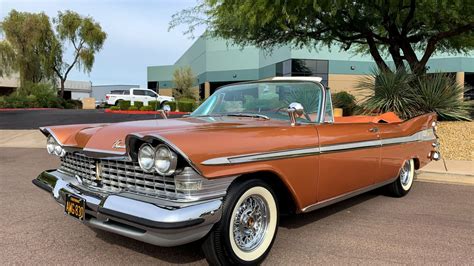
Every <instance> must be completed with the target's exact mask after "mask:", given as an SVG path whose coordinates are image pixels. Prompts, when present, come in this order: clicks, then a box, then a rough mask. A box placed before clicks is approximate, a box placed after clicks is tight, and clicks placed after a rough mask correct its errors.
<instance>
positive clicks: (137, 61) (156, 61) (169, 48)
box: [0, 0, 203, 87]
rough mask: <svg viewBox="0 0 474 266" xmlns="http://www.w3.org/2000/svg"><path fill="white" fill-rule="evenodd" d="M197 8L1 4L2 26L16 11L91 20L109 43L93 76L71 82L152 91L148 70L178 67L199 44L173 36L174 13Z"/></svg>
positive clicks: (107, 1)
mask: <svg viewBox="0 0 474 266" xmlns="http://www.w3.org/2000/svg"><path fill="white" fill-rule="evenodd" d="M195 4H196V0H157V1H152V0H148V1H147V0H118V1H117V0H115V1H112V0H104V1H101V0H95V1H94V0H67V1H66V0H0V20H2V19H3V18H4V17H5V16H7V15H8V13H9V12H10V10H12V9H16V10H18V11H28V12H41V11H44V12H45V13H46V14H47V15H48V16H50V17H53V16H56V15H57V13H58V11H64V10H68V9H69V10H73V11H76V12H77V13H79V14H81V15H90V16H92V17H93V18H94V19H95V20H96V21H97V22H99V23H100V24H101V26H102V28H103V29H104V30H105V31H106V32H107V34H108V37H107V40H106V42H105V45H104V47H103V49H102V50H101V51H100V52H99V53H98V54H97V55H96V60H95V64H94V68H93V69H92V72H91V73H90V74H89V75H87V74H84V73H81V72H79V71H77V70H73V71H72V72H71V74H70V76H69V79H71V80H90V81H92V83H93V85H104V84H138V85H140V86H142V87H146V67H147V66H151V65H165V64H173V63H174V62H175V61H176V60H177V59H178V57H179V56H181V55H182V54H183V52H184V51H186V49H187V48H189V46H191V44H192V43H193V42H194V40H192V39H190V38H189V36H184V35H183V34H182V32H183V31H184V26H183V27H181V28H178V29H174V30H172V31H170V32H168V22H169V21H170V19H171V16H172V15H173V14H174V13H176V12H178V11H179V10H181V9H183V8H188V7H192V6H193V5H195ZM202 30H203V29H200V30H198V31H197V32H196V35H197V36H199V34H200V33H201V32H202Z"/></svg>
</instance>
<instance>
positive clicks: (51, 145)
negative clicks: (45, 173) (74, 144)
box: [46, 135, 66, 157]
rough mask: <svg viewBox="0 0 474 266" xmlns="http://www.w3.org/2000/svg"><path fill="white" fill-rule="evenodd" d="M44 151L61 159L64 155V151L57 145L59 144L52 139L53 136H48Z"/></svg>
mask: <svg viewBox="0 0 474 266" xmlns="http://www.w3.org/2000/svg"><path fill="white" fill-rule="evenodd" d="M46 150H48V153H49V154H52V155H56V156H60V157H63V156H64V155H66V151H65V150H64V149H63V147H61V145H59V143H58V142H57V141H56V140H55V139H54V138H53V136H51V135H50V136H49V137H48V139H47V140H46Z"/></svg>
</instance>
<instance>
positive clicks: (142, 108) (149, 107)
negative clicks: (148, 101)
mask: <svg viewBox="0 0 474 266" xmlns="http://www.w3.org/2000/svg"><path fill="white" fill-rule="evenodd" d="M153 110H154V109H153V107H151V106H150V105H148V106H142V107H140V111H153Z"/></svg>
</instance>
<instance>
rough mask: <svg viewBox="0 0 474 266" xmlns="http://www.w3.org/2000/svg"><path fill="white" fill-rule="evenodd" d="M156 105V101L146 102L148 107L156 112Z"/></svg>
mask: <svg viewBox="0 0 474 266" xmlns="http://www.w3.org/2000/svg"><path fill="white" fill-rule="evenodd" d="M157 105H158V102H157V101H149V102H148V106H150V107H151V109H152V110H158V108H156V107H157Z"/></svg>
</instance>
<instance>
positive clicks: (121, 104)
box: [118, 101, 130, 111]
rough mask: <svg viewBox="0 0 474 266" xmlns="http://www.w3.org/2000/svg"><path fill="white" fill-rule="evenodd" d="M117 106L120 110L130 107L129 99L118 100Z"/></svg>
mask: <svg viewBox="0 0 474 266" xmlns="http://www.w3.org/2000/svg"><path fill="white" fill-rule="evenodd" d="M118 106H119V107H120V110H124V111H126V110H128V109H129V108H130V101H119V103H118Z"/></svg>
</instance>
